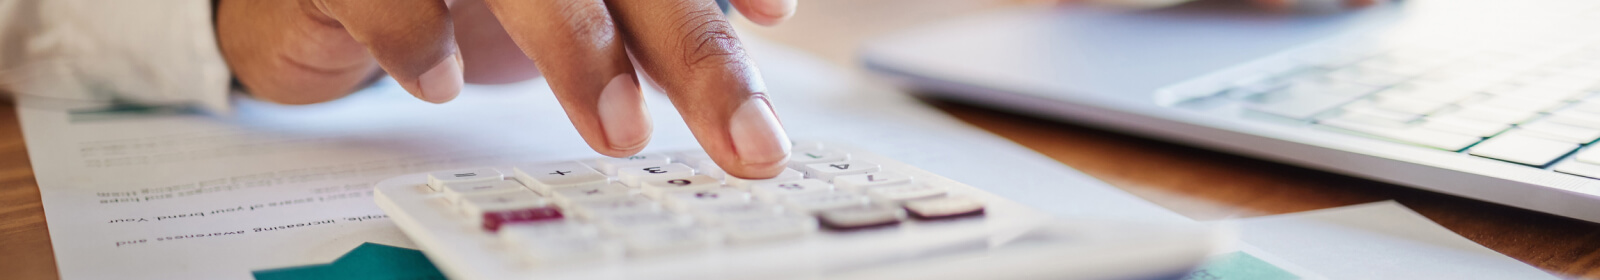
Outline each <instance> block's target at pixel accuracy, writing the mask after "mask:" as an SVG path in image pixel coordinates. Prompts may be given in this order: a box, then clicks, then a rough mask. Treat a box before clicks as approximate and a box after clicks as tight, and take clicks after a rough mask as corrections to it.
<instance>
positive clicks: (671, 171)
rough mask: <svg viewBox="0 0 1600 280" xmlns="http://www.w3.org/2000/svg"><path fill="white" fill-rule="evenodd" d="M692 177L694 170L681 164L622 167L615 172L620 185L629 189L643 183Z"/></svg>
mask: <svg viewBox="0 0 1600 280" xmlns="http://www.w3.org/2000/svg"><path fill="white" fill-rule="evenodd" d="M689 176H694V168H689V166H688V165H683V164H682V163H673V164H664V165H640V166H629V167H623V168H622V169H618V170H617V178H618V179H621V181H622V184H624V185H628V186H630V187H639V186H640V184H641V183H643V182H644V181H655V180H666V179H678V178H687V177H689Z"/></svg>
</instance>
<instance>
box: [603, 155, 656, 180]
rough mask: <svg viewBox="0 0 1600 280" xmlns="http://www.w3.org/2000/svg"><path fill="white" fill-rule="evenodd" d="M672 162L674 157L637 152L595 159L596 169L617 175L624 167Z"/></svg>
mask: <svg viewBox="0 0 1600 280" xmlns="http://www.w3.org/2000/svg"><path fill="white" fill-rule="evenodd" d="M671 163H672V157H669V156H667V155H663V154H637V155H632V156H627V157H620V158H602V159H597V160H595V161H594V167H595V169H599V170H600V172H601V173H605V174H606V175H617V171H618V170H621V169H622V168H624V167H634V166H645V165H652V166H656V165H667V164H671Z"/></svg>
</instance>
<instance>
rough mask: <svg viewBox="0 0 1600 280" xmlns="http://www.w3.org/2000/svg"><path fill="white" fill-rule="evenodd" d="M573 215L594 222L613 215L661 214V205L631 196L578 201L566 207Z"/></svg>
mask: <svg viewBox="0 0 1600 280" xmlns="http://www.w3.org/2000/svg"><path fill="white" fill-rule="evenodd" d="M568 209H570V210H571V211H572V212H574V214H576V215H578V216H579V217H582V218H584V219H589V220H596V219H601V218H605V217H607V216H613V215H628V214H639V213H655V212H661V204H660V203H656V202H655V201H651V200H649V199H645V198H644V197H639V196H631V197H627V198H622V199H609V200H591V201H580V202H577V203H574V204H572V205H571V206H568Z"/></svg>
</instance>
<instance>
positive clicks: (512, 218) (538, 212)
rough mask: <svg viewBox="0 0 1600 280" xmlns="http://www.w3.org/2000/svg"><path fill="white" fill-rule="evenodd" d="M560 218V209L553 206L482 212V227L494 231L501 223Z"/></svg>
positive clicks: (497, 229)
mask: <svg viewBox="0 0 1600 280" xmlns="http://www.w3.org/2000/svg"><path fill="white" fill-rule="evenodd" d="M561 218H562V216H561V210H560V209H556V208H555V207H538V208H524V209H516V210H506V211H495V212H484V213H483V229H484V230H488V231H490V232H494V231H499V230H500V226H502V225H507V224H516V223H531V222H542V221H551V220H557V219H561Z"/></svg>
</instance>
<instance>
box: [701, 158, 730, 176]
mask: <svg viewBox="0 0 1600 280" xmlns="http://www.w3.org/2000/svg"><path fill="white" fill-rule="evenodd" d="M694 167H695V172H696V173H700V175H706V176H711V178H717V180H722V179H723V178H724V177H727V176H728V173H727V172H723V171H722V167H721V166H717V163H716V162H714V161H709V160H706V161H701V162H700V163H699V164H696V165H695V166H694Z"/></svg>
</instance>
